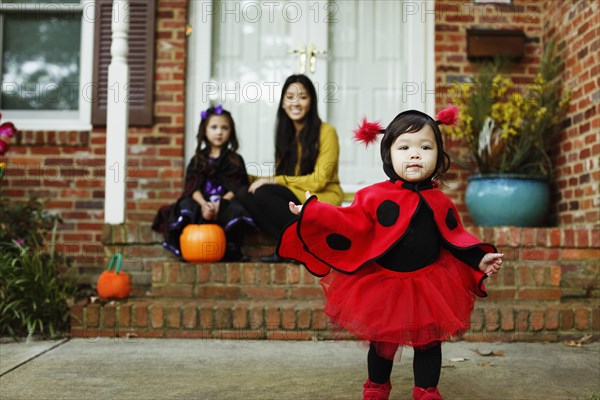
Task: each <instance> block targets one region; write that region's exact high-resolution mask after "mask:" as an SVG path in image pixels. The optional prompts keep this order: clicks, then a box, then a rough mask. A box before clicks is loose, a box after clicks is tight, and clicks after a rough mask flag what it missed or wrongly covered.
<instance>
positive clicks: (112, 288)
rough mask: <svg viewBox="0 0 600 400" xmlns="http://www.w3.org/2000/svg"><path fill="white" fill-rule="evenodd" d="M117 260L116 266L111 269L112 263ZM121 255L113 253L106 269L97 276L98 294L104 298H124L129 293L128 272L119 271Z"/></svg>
mask: <svg viewBox="0 0 600 400" xmlns="http://www.w3.org/2000/svg"><path fill="white" fill-rule="evenodd" d="M115 260H116V262H117V266H116V268H115V270H114V271H113V270H112V268H113V265H114V263H115ZM122 262H123V257H122V256H121V253H115V255H114V256H113V257H112V259H111V260H110V264H109V266H108V269H107V270H106V271H103V272H102V273H101V274H100V277H98V287H97V289H98V296H100V297H102V298H104V299H124V298H126V297H129V294H130V293H131V281H130V278H129V274H127V273H125V272H122V271H121V263H122Z"/></svg>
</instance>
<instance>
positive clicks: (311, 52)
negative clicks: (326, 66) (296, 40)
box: [308, 44, 327, 73]
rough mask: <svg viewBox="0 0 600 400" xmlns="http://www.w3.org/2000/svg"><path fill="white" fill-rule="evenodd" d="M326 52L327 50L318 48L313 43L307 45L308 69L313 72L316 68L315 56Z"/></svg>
mask: <svg viewBox="0 0 600 400" xmlns="http://www.w3.org/2000/svg"><path fill="white" fill-rule="evenodd" d="M323 54H327V50H319V49H317V48H316V47H315V45H314V44H311V45H310V46H309V47H308V64H309V71H310V72H311V73H314V72H315V71H316V70H317V56H318V55H323Z"/></svg>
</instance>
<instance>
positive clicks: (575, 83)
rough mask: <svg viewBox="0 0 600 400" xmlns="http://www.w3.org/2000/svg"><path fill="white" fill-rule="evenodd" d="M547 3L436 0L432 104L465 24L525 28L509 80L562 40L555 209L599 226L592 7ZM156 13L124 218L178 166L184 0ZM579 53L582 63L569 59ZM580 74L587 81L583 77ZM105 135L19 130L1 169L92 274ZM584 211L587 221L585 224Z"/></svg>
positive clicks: (163, 191)
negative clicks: (566, 92)
mask: <svg viewBox="0 0 600 400" xmlns="http://www.w3.org/2000/svg"><path fill="white" fill-rule="evenodd" d="M546 3H547V2H543V1H523V0H514V1H513V5H510V6H500V5H474V4H473V2H472V1H471V0H464V1H443V0H438V1H437V2H436V10H437V11H436V63H437V76H436V81H437V90H438V94H439V97H438V108H439V107H442V106H443V105H445V104H446V103H447V102H446V100H447V99H446V98H445V95H446V93H447V88H448V87H449V86H450V85H451V83H452V82H455V81H460V80H463V79H465V78H466V77H467V76H469V75H470V74H471V73H472V71H473V68H474V66H475V64H473V63H471V62H469V61H468V60H467V59H466V55H465V54H466V40H465V30H466V28H467V27H471V26H488V27H494V28H522V29H523V30H524V31H525V33H526V34H527V37H528V40H527V49H526V51H527V56H526V57H525V58H524V59H523V61H522V62H521V63H520V64H519V65H518V66H517V67H516V68H515V69H514V70H513V73H512V77H513V79H514V80H515V81H516V82H527V81H528V80H529V79H531V77H532V76H533V75H534V74H535V72H536V71H537V63H538V62H539V56H540V53H541V48H542V45H543V42H544V41H545V40H547V39H548V38H551V37H558V38H561V39H563V41H562V42H561V43H562V47H561V49H562V51H563V52H564V54H565V55H564V57H565V58H564V59H565V60H567V63H566V67H567V70H566V72H565V74H566V79H565V84H566V86H568V87H570V88H571V89H572V90H573V92H574V102H573V103H574V107H573V109H572V110H571V111H570V114H569V118H570V119H569V121H570V123H571V125H570V126H569V127H568V128H567V129H566V130H565V132H564V133H563V138H562V143H561V153H560V155H559V156H558V159H557V163H558V164H557V165H558V167H557V168H558V171H557V175H558V190H557V199H559V200H558V201H557V203H556V209H557V210H558V211H557V213H558V215H559V219H558V221H559V222H560V224H561V225H563V226H565V227H574V226H578V225H587V227H588V228H589V227H590V226H591V224H592V223H593V222H590V221H592V219H593V220H595V221H596V222H595V223H596V226H597V221H598V207H599V204H598V192H597V189H598V180H600V177H599V175H600V171H599V165H598V160H597V159H598V152H599V146H600V145H599V143H600V140H599V138H598V130H599V129H598V128H599V125H600V117H599V115H600V113H599V112H598V101H599V97H600V92H599V89H598V86H599V85H598V81H597V79H598V72H599V71H598V67H597V64H598V62H597V61H598V60H597V53H598V51H597V50H598V46H599V42H598V41H599V39H598V28H597V26H598V25H599V24H598V10H597V4H596V3H595V2H593V1H587V2H585V1H578V2H571V1H567V2H556V4H560V7H547V6H546ZM594 7H595V8H594ZM157 13H158V19H157V32H156V69H155V125H154V126H153V127H151V128H144V129H142V128H131V129H130V131H129V149H128V160H129V168H128V178H127V179H128V182H127V185H128V191H127V198H128V201H127V219H128V221H129V222H142V221H143V222H145V223H146V224H147V223H148V221H150V220H151V219H152V217H153V215H154V213H155V211H156V209H157V208H158V207H159V206H160V205H161V204H163V203H165V202H169V201H172V200H173V199H174V198H176V197H177V196H178V195H179V193H180V190H181V185H182V179H183V169H184V166H183V148H184V146H183V141H184V123H185V121H184V107H185V106H184V91H185V90H184V89H185V66H186V64H185V62H186V61H185V55H186V54H185V46H186V37H185V24H186V20H187V2H186V1H185V0H160V1H159V2H158V11H157ZM565 18H572V19H573V21H569V20H565ZM593 18H596V19H595V20H594V19H593ZM573 26H577V34H576V35H575V34H574V33H569V35H575V36H576V37H577V38H578V39H577V40H568V38H569V37H571V36H568V35H567V34H566V33H565V32H564V31H566V30H567V29H570V28H572V27H573ZM571 32H575V31H573V30H572V31H571ZM581 38H583V39H585V41H582V40H580V39H581ZM586 49H587V50H586ZM584 53H585V54H584ZM580 55H581V56H583V57H584V59H583V61H578V60H577V59H576V56H580ZM581 76H584V77H587V78H585V79H580V77H581ZM594 79H596V80H594ZM105 135H106V132H105V130H104V129H100V128H94V129H93V130H92V131H91V132H58V131H45V132H21V133H20V134H19V135H18V137H17V138H15V139H13V140H12V149H11V151H10V152H9V153H8V160H7V161H8V171H7V176H6V177H5V179H4V180H3V182H2V185H3V189H4V190H5V192H6V193H8V195H9V196H11V198H13V199H15V200H19V199H25V198H27V197H28V196H29V195H30V194H36V195H38V196H39V197H41V198H44V199H48V202H47V208H48V210H50V211H51V212H54V213H57V214H59V215H60V216H61V217H62V219H63V221H64V223H63V225H62V226H61V227H60V231H59V237H58V242H59V250H61V251H63V252H64V253H66V254H67V255H72V256H74V258H75V261H76V264H77V265H78V266H79V267H81V268H82V269H83V270H84V271H85V272H87V273H89V274H96V273H98V272H99V271H100V269H101V268H102V267H103V264H104V262H105V257H104V256H105V253H106V254H108V252H109V251H111V250H113V249H109V248H105V247H104V246H103V239H104V236H103V229H102V227H103V203H104V163H105V160H104V155H105V151H106V149H105ZM450 147H451V150H452V151H460V148H459V147H458V146H457V145H456V144H455V143H450ZM582 170H583V171H582ZM588 170H589V174H586V173H585V171H588ZM452 173H453V174H454V176H453V177H451V179H450V183H451V188H450V194H451V196H452V197H453V198H454V200H455V201H456V202H457V204H458V206H459V209H460V210H461V212H462V217H463V218H464V220H465V223H466V224H467V225H468V224H469V222H470V220H469V217H468V214H467V213H466V210H465V207H464V200H463V193H464V187H465V179H466V177H467V176H468V175H469V171H465V170H460V169H457V168H455V169H453V170H452ZM576 198H577V199H580V200H576ZM586 213H587V214H586ZM584 218H588V220H587V222H586V221H584V220H583V219H584ZM595 243H597V241H596V242H595ZM596 245H597V244H596Z"/></svg>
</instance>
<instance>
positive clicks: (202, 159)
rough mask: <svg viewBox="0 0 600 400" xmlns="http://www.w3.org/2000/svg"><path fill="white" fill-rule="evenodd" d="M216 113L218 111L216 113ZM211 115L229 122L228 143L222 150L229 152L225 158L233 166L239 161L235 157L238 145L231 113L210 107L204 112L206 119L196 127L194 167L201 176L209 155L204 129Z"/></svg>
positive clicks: (208, 143) (204, 170)
mask: <svg viewBox="0 0 600 400" xmlns="http://www.w3.org/2000/svg"><path fill="white" fill-rule="evenodd" d="M217 111H220V112H218V113H217ZM213 115H220V116H223V117H225V118H227V119H228V120H229V125H230V126H231V134H230V135H229V141H228V142H227V144H226V145H225V147H224V148H223V149H222V150H223V151H226V150H229V151H228V152H227V153H228V154H227V157H228V158H229V161H231V162H233V163H234V164H238V163H239V160H238V157H237V150H238V148H239V143H238V139H237V134H236V132H235V123H234V122H233V117H232V116H231V113H230V112H229V111H227V110H223V109H222V108H219V109H218V110H215V107H210V108H209V109H208V110H206V118H202V121H201V122H200V127H198V135H197V136H196V138H197V139H198V146H197V147H196V167H197V170H198V172H199V173H201V174H203V173H205V172H206V167H207V165H208V155H209V154H210V150H211V145H210V142H209V141H208V139H207V138H206V127H207V126H208V122H209V121H210V119H211V118H212V116H213Z"/></svg>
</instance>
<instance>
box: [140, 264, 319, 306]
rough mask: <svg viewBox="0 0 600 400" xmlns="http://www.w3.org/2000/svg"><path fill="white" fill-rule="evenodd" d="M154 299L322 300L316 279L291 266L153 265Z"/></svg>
mask: <svg viewBox="0 0 600 400" xmlns="http://www.w3.org/2000/svg"><path fill="white" fill-rule="evenodd" d="M151 266H152V288H151V290H150V296H152V297H171V298H173V297H175V298H188V299H189V298H200V299H215V300H238V299H248V300H252V299H255V300H265V299H280V300H285V299H288V300H291V299H296V300H299V301H304V300H311V299H317V300H323V299H324V295H323V290H322V289H321V286H320V284H319V281H318V279H317V278H315V277H314V276H313V275H311V274H310V273H308V271H306V269H305V268H304V267H303V266H301V265H298V264H292V263H277V264H264V263H254V262H248V263H212V264H188V263H182V262H154V263H152V264H151Z"/></svg>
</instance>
